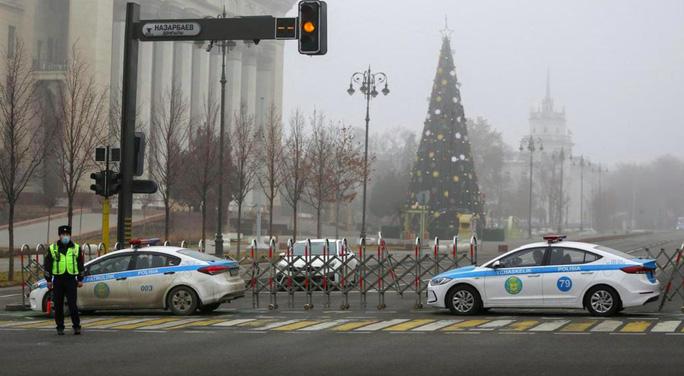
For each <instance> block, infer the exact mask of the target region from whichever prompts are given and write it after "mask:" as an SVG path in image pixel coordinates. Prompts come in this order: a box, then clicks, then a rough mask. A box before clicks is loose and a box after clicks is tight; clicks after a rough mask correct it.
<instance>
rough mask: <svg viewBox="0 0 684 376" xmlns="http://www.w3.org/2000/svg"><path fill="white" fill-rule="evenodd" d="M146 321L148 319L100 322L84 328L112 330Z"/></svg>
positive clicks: (122, 319)
mask: <svg viewBox="0 0 684 376" xmlns="http://www.w3.org/2000/svg"><path fill="white" fill-rule="evenodd" d="M145 320H148V319H135V320H131V319H130V318H121V319H117V320H114V321H111V320H105V321H98V322H95V323H93V325H89V324H86V325H83V326H84V327H85V328H88V329H108V328H111V327H113V326H117V325H126V324H135V323H138V322H142V321H145Z"/></svg>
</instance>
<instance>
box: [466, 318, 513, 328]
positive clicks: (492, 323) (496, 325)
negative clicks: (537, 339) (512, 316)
mask: <svg viewBox="0 0 684 376" xmlns="http://www.w3.org/2000/svg"><path fill="white" fill-rule="evenodd" d="M513 321H515V320H494V321H490V322H488V323H486V324H482V325H480V326H477V327H475V328H473V329H475V330H477V329H482V330H492V329H496V328H500V327H502V326H506V325H508V324H510V323H512V322H513Z"/></svg>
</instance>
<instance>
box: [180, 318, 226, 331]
mask: <svg viewBox="0 0 684 376" xmlns="http://www.w3.org/2000/svg"><path fill="white" fill-rule="evenodd" d="M223 321H224V320H219V319H212V320H200V321H193V322H189V323H187V324H181V325H178V326H172V327H170V328H169V329H172V330H176V329H181V328H188V327H193V328H194V327H198V326H209V325H214V324H218V323H220V322H223Z"/></svg>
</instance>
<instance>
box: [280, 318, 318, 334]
mask: <svg viewBox="0 0 684 376" xmlns="http://www.w3.org/2000/svg"><path fill="white" fill-rule="evenodd" d="M316 323H318V321H314V320H304V321H300V322H296V323H293V324H290V325H285V326H279V327H277V328H275V329H273V330H277V331H288V330H297V329H302V328H306V327H307V326H311V325H313V324H316Z"/></svg>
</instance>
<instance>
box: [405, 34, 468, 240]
mask: <svg viewBox="0 0 684 376" xmlns="http://www.w3.org/2000/svg"><path fill="white" fill-rule="evenodd" d="M407 204H408V207H409V208H417V207H420V208H423V209H424V210H426V211H427V212H426V213H425V214H426V216H427V220H426V223H425V225H426V230H427V231H428V232H429V234H430V236H431V237H432V236H439V237H442V238H451V237H452V236H454V235H456V234H457V233H458V230H459V215H462V214H473V215H481V213H482V198H481V196H480V189H479V187H478V183H477V174H476V173H475V166H474V164H473V157H472V153H471V148H470V140H469V139H468V129H467V128H466V117H465V114H464V111H463V104H462V103H461V92H460V84H459V83H458V79H457V77H456V68H455V66H454V58H453V55H452V52H451V41H450V39H449V30H448V28H447V29H445V30H444V31H443V36H442V48H441V51H440V54H439V60H438V63H437V72H436V74H435V79H434V82H433V84H432V94H431V96H430V104H429V106H428V113H427V116H426V119H425V123H424V128H423V133H422V136H421V140H420V144H419V146H418V152H417V155H416V161H415V163H414V165H413V169H412V171H411V182H410V185H409V197H408V202H407ZM407 227H412V228H414V229H417V228H418V225H417V224H416V223H410V224H409V223H407Z"/></svg>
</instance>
